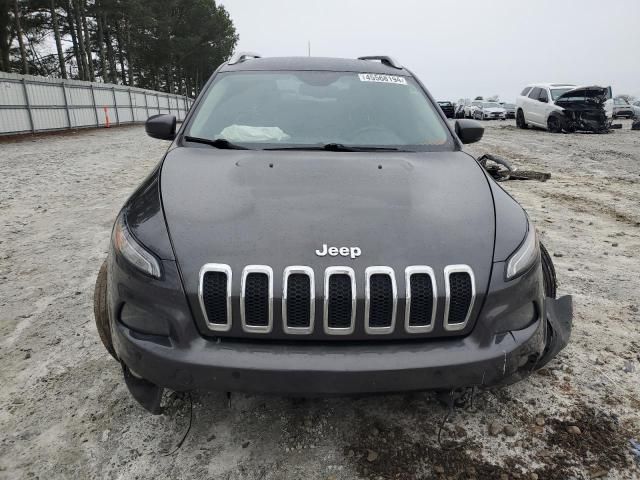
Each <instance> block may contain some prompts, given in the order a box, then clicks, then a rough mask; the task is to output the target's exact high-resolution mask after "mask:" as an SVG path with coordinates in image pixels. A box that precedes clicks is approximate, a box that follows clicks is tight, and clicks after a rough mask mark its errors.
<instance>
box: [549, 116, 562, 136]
mask: <svg viewBox="0 0 640 480" xmlns="http://www.w3.org/2000/svg"><path fill="white" fill-rule="evenodd" d="M547 130H549V132H551V133H561V132H562V127H561V126H560V120H559V119H558V117H556V116H555V115H552V116H550V117H549V118H548V119H547Z"/></svg>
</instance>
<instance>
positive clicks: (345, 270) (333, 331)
mask: <svg viewBox="0 0 640 480" xmlns="http://www.w3.org/2000/svg"><path fill="white" fill-rule="evenodd" d="M334 275H346V276H347V277H349V280H350V281H351V283H350V286H351V295H350V296H351V305H350V315H349V326H348V327H332V326H330V312H329V309H330V307H331V306H332V305H330V295H331V291H330V281H331V277H332V276H334ZM347 306H348V305H347ZM355 319H356V276H355V272H354V271H353V268H351V267H328V268H327V269H326V270H325V272H324V315H323V326H324V332H325V333H326V334H327V335H350V334H352V333H353V331H354V329H355Z"/></svg>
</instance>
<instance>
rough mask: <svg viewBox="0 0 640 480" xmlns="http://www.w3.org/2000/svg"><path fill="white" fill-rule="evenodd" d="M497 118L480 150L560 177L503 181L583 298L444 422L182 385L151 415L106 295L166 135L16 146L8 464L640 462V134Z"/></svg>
mask: <svg viewBox="0 0 640 480" xmlns="http://www.w3.org/2000/svg"><path fill="white" fill-rule="evenodd" d="M485 123H486V126H487V130H486V133H485V137H484V139H483V140H482V141H481V142H480V143H478V144H475V145H473V146H472V148H470V149H469V150H470V151H471V152H473V153H474V154H480V153H484V152H492V153H497V154H500V155H503V156H504V157H506V158H509V159H511V160H512V161H513V162H514V163H515V164H516V165H517V166H518V167H520V168H522V169H527V170H542V171H548V172H550V173H551V174H552V177H551V179H550V180H549V181H547V182H546V183H540V182H535V181H530V182H523V181H521V182H516V181H513V182H507V183H506V184H505V187H506V188H507V189H508V190H509V191H510V192H511V193H512V194H513V195H514V196H515V198H516V199H517V200H518V201H520V202H521V203H522V205H523V206H524V207H525V208H526V209H527V210H528V211H529V213H530V215H531V216H532V218H533V219H534V221H535V223H536V225H537V226H538V229H539V231H540V232H541V235H542V239H543V241H544V243H545V244H546V246H547V247H548V249H549V250H550V252H552V253H553V255H554V261H555V264H556V269H557V272H558V278H559V282H560V286H559V289H560V293H561V294H565V293H570V294H572V295H574V300H575V320H574V332H573V337H572V340H571V343H570V345H569V347H568V348H567V349H566V350H565V351H563V352H562V353H561V354H560V355H559V357H558V358H557V359H556V360H554V361H553V362H552V363H551V364H549V366H548V367H547V368H545V369H544V370H542V371H540V372H539V373H537V374H534V375H533V376H531V377H530V378H529V379H527V380H525V381H522V382H521V383H519V384H517V385H513V386H511V387H507V388H502V389H500V390H494V391H486V392H477V393H476V395H475V397H474V400H473V403H472V404H471V405H466V406H465V407H461V408H458V409H456V410H455V411H454V412H453V414H452V415H451V416H449V417H448V418H447V409H446V408H445V407H443V406H442V405H441V404H440V403H438V402H437V401H436V399H435V398H434V396H433V395H432V394H430V393H422V394H410V395H388V396H375V397H362V398H346V399H345V398H332V399H313V400H301V399H287V398H277V397H267V396H259V395H240V394H233V395H232V396H231V397H230V398H229V399H228V398H227V397H226V395H225V394H223V393H210V394H202V393H194V394H192V395H191V396H189V395H187V394H175V393H169V394H166V397H165V398H164V403H165V405H166V407H167V408H166V412H165V413H164V414H163V415H160V416H151V415H149V414H147V413H146V412H145V411H144V410H142V409H141V408H140V407H139V406H138V405H137V404H136V403H135V402H134V401H133V400H132V398H131V397H130V396H129V394H128V392H127V390H126V387H125V385H124V382H123V380H122V373H121V371H120V367H119V366H118V364H117V363H116V362H115V361H113V360H112V359H111V357H109V356H108V354H107V353H106V351H105V350H104V348H103V347H102V345H101V344H100V340H99V338H98V334H97V332H96V330H95V327H94V324H93V317H92V295H93V283H94V281H95V275H96V273H97V271H98V268H99V266H100V263H101V262H102V260H103V258H104V256H105V252H106V250H107V245H108V240H109V232H110V228H111V225H112V222H113V219H114V217H115V215H116V213H117V211H118V209H119V207H120V206H121V205H122V203H123V202H124V200H125V199H126V197H127V196H128V194H129V193H130V192H131V191H132V190H133V188H134V187H135V186H136V185H137V184H138V183H139V182H140V181H141V180H142V179H143V177H144V176H145V175H146V174H147V173H148V172H149V171H150V169H151V168H152V166H153V165H154V164H155V163H156V162H157V161H158V160H159V158H160V156H161V154H162V152H163V150H164V149H165V148H166V147H167V144H166V142H160V141H157V140H152V139H150V138H148V137H146V136H145V135H144V130H143V128H142V127H128V128H120V129H112V130H94V131H84V132H80V133H71V134H65V135H56V136H44V137H39V138H35V139H32V138H27V139H23V140H20V141H10V142H6V141H5V142H2V143H0V220H1V221H0V478H7V479H16V478H17V479H32V478H41V479H51V478H109V479H111V478H114V479H130V478H131V479H133V478H141V479H142V478H153V479H164V478H215V479H283V478H292V479H322V480H329V479H334V480H338V479H354V478H372V479H378V478H382V479H387V478H389V479H413V478H436V479H485V478H486V479H491V478H498V479H507V478H508V479H511V478H520V479H535V478H538V479H567V478H580V479H582V478H611V479H620V478H640V463H637V462H640V458H635V459H634V457H633V454H632V453H631V449H630V446H629V440H630V439H631V438H635V439H637V440H640V313H639V310H640V293H639V292H640V259H639V258H638V253H639V252H640V132H634V131H630V130H629V122H627V121H624V122H622V123H624V128H625V129H624V130H620V131H615V132H613V133H610V134H606V135H589V134H573V135H554V134H549V133H546V132H543V131H533V130H528V131H521V130H517V129H516V128H515V126H514V125H513V123H512V122H485ZM190 418H192V424H191V429H190V431H189V432H188V434H187V436H186V439H185V441H184V443H183V444H182V446H181V447H180V448H178V449H177V450H176V448H177V447H178V445H179V442H180V440H181V439H182V437H183V436H184V434H185V432H186V431H187V429H188V427H189V420H190ZM445 420H446V421H445ZM441 425H443V428H442V431H441V432H440V439H439V440H438V433H439V430H440V426H441ZM575 427H577V428H575Z"/></svg>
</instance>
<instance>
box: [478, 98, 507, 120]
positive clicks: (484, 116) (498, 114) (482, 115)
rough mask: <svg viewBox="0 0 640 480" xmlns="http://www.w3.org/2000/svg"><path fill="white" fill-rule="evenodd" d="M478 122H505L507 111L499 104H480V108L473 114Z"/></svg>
mask: <svg viewBox="0 0 640 480" xmlns="http://www.w3.org/2000/svg"><path fill="white" fill-rule="evenodd" d="M473 118H475V119H476V120H504V119H505V118H507V111H506V110H505V109H504V108H502V107H501V106H500V104H499V103H498V102H480V105H479V106H478V108H476V109H475V111H474V112H473Z"/></svg>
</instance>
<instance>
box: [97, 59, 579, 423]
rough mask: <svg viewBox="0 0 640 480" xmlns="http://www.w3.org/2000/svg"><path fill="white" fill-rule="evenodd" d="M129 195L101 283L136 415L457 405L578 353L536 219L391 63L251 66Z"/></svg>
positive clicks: (164, 127) (104, 335) (103, 331)
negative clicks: (450, 398)
mask: <svg viewBox="0 0 640 480" xmlns="http://www.w3.org/2000/svg"><path fill="white" fill-rule="evenodd" d="M146 130H147V133H148V134H149V135H151V136H152V137H155V138H161V139H169V140H172V143H171V146H170V147H169V149H168V151H167V152H166V154H165V155H164V158H163V159H162V160H161V161H160V163H159V164H158V165H157V167H156V168H155V169H154V170H153V172H152V173H151V174H150V175H149V176H148V178H147V179H146V180H144V181H143V183H142V184H141V186H140V187H139V188H138V189H137V190H136V191H135V192H134V193H133V195H132V196H131V197H130V198H129V199H128V200H127V201H126V203H125V205H124V207H123V208H122V210H121V211H120V213H119V215H118V216H117V219H116V221H115V225H114V228H113V232H112V237H111V244H110V249H109V254H108V257H107V260H106V261H105V263H104V265H103V266H102V268H101V269H100V273H99V275H98V280H97V282H96V289H95V303H94V305H95V317H96V323H97V328H98V332H99V334H100V337H101V339H102V341H103V343H104V345H105V347H106V348H107V350H108V351H109V352H110V353H111V355H112V356H113V357H114V358H116V359H117V360H118V361H119V362H120V364H121V365H122V369H123V372H124V378H125V381H126V384H127V386H128V388H129V390H130V392H131V394H132V395H133V396H134V398H135V399H136V400H138V401H139V402H140V403H141V404H142V405H143V406H144V407H145V408H146V409H147V410H149V411H151V412H153V413H157V412H159V411H160V399H161V395H162V391H163V389H164V388H169V389H173V390H177V391H188V390H193V389H213V390H221V391H249V392H265V393H267V392H271V393H276V394H285V395H297V396H304V395H330V394H353V393H374V392H394V391H410V390H426V389H434V390H441V391H459V390H460V389H465V388H467V387H475V386H478V387H488V386H491V385H496V384H505V383H509V382H513V381H515V380H518V379H520V378H522V377H524V376H526V375H527V374H529V373H530V372H531V371H533V370H534V369H535V368H538V367H540V366H541V365H544V364H545V363H546V362H547V361H549V359H551V358H552V357H553V356H555V354H556V353H557V352H558V351H560V349H562V348H563V347H564V345H566V343H567V341H568V336H569V331H570V326H571V299H570V297H562V298H559V299H556V298H555V297H556V294H555V276H554V272H553V265H552V264H551V260H550V258H549V256H548V254H547V253H546V250H544V248H543V247H542V245H541V244H540V243H539V239H538V236H537V235H536V231H535V228H534V225H533V224H532V222H531V221H530V220H529V219H528V217H527V215H526V213H525V212H524V210H523V209H522V208H521V207H520V205H519V204H518V203H516V201H515V200H513V199H512V198H511V196H509V195H508V194H507V193H506V192H505V191H504V190H503V189H502V188H501V187H500V185H498V183H496V182H495V181H494V180H492V178H491V177H490V176H489V175H488V174H487V172H486V171H485V170H484V169H483V168H482V166H481V165H480V164H479V163H478V162H477V161H476V160H475V159H474V158H473V157H472V156H470V155H469V154H467V153H465V152H463V150H462V147H463V144H464V143H470V142H474V141H477V140H479V139H480V138H481V136H482V133H483V129H482V127H481V126H480V125H479V124H478V123H477V122H475V121H474V120H458V121H457V122H455V124H449V123H448V122H447V120H446V118H445V116H444V114H443V113H442V110H441V109H440V108H438V106H437V104H436V102H435V101H434V100H433V98H432V97H431V95H430V94H429V92H428V91H427V90H426V89H425V88H424V86H423V85H422V84H421V83H420V81H419V80H418V79H417V78H416V77H415V76H414V75H413V74H412V73H411V72H410V71H409V70H408V69H406V68H403V67H402V66H401V65H399V64H398V63H397V62H396V61H394V60H393V59H391V58H389V57H361V58H360V59H357V60H351V59H329V58H259V57H258V56H256V55H251V54H242V55H237V56H235V57H234V58H232V59H231V60H230V61H229V62H226V63H224V64H222V65H221V66H220V67H219V68H218V69H217V71H216V72H215V73H214V74H213V75H212V77H211V78H210V79H209V81H208V83H207V84H206V86H205V87H204V88H203V90H202V93H201V94H200V95H199V96H198V98H197V100H196V102H195V103H194V106H193V107H192V109H191V111H190V112H189V114H188V115H187V117H186V119H185V121H184V122H183V124H182V125H181V126H180V128H179V129H178V130H177V132H176V119H175V117H173V116H171V115H158V116H153V117H151V118H149V119H148V121H147V123H146Z"/></svg>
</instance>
